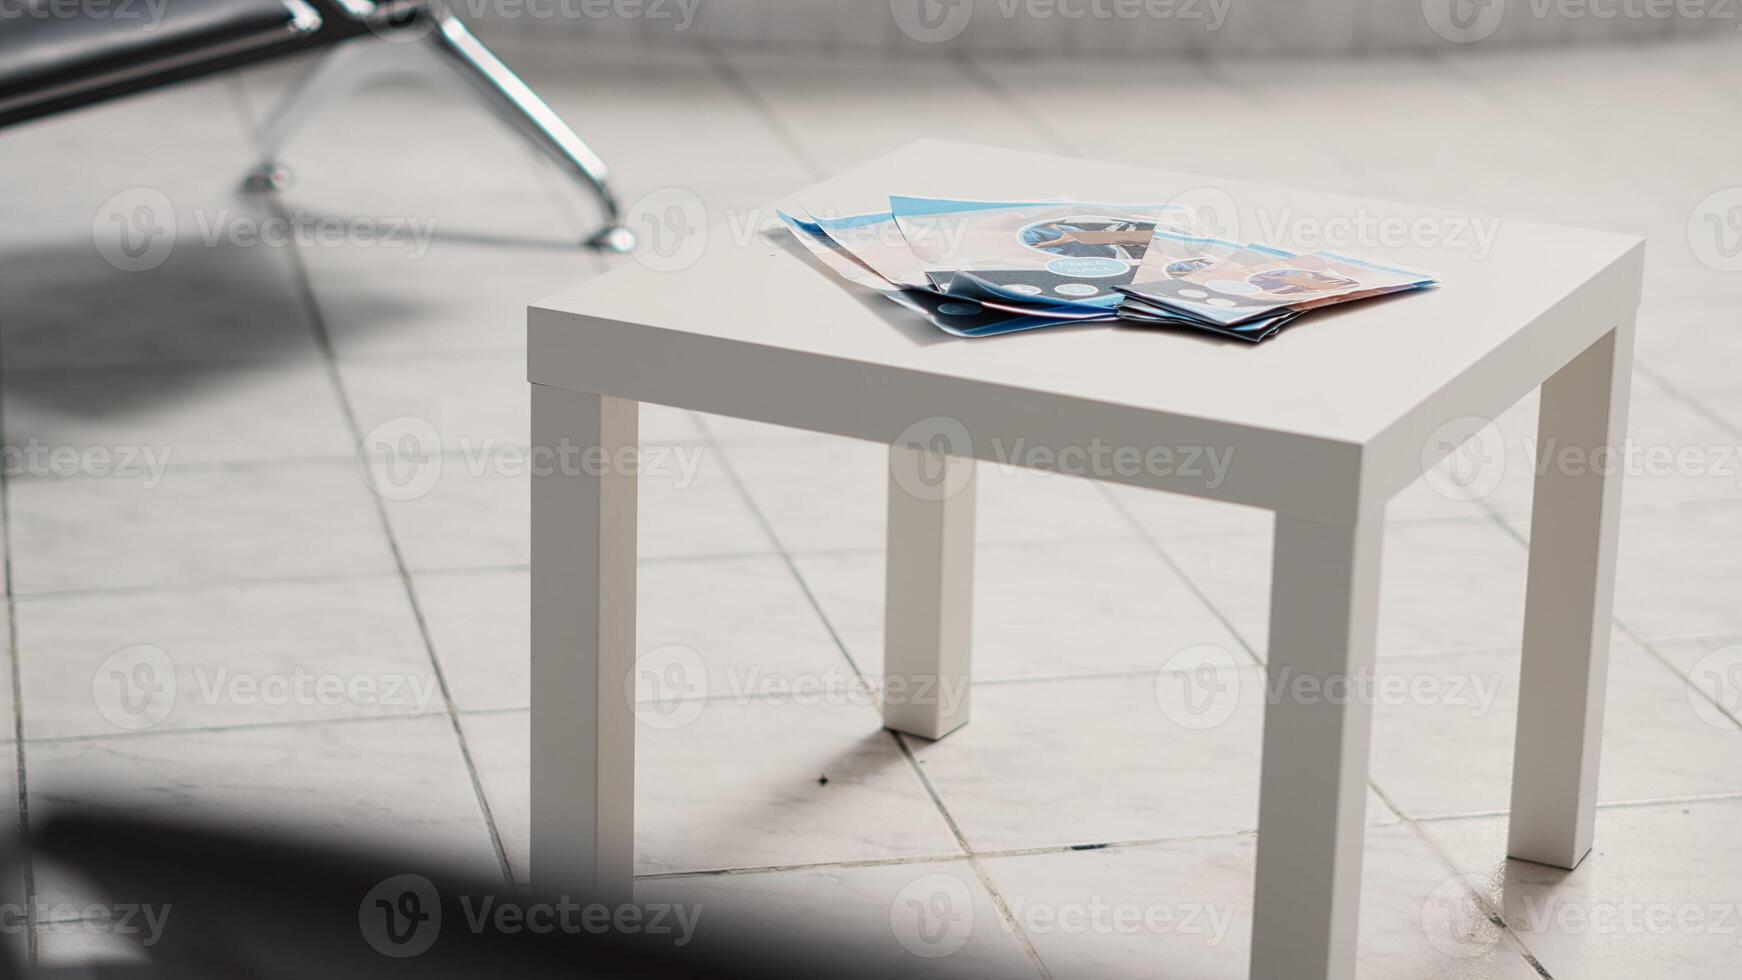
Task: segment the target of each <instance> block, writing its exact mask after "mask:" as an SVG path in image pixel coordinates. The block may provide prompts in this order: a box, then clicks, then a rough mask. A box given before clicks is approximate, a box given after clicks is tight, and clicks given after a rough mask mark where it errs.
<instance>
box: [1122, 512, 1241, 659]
mask: <svg viewBox="0 0 1742 980" xmlns="http://www.w3.org/2000/svg"><path fill="white" fill-rule="evenodd" d="M1095 489H1096V490H1097V491H1099V492H1100V494H1101V496H1102V497H1103V498H1105V499H1106V500H1107V502H1108V503H1110V504H1112V505H1113V509H1114V510H1116V511H1118V512H1119V516H1120V517H1122V518H1124V520H1125V523H1126V524H1128V525H1130V526H1131V528H1132V530H1134V531H1136V532H1137V534H1138V536H1139V537H1141V538H1142V539H1143V540H1144V542H1145V543H1147V544H1148V545H1149V548H1150V550H1151V551H1153V552H1154V553H1155V555H1156V557H1158V558H1160V559H1161V560H1162V562H1163V563H1164V564H1166V565H1167V567H1168V569H1169V570H1171V571H1172V572H1173V573H1174V575H1176V576H1178V577H1179V580H1180V582H1182V583H1183V584H1184V585H1185V587H1186V588H1187V589H1188V590H1190V591H1191V593H1192V595H1194V596H1197V599H1198V601H1199V602H1201V603H1203V604H1204V608H1205V609H1208V610H1209V612H1210V615H1212V616H1214V617H1216V621H1217V622H1219V623H1221V624H1222V628H1223V629H1226V630H1227V631H1228V633H1229V635H1231V636H1233V637H1234V640H1235V642H1237V643H1239V644H1240V649H1242V650H1244V651H1246V656H1248V657H1250V658H1252V663H1253V665H1255V666H1258V667H1264V666H1265V662H1264V658H1262V657H1260V656H1258V652H1257V651H1256V650H1254V649H1252V643H1251V641H1249V640H1248V639H1247V638H1246V636H1245V634H1243V633H1241V632H1240V629H1239V627H1237V626H1235V625H1234V621H1233V620H1232V619H1230V618H1229V617H1228V616H1227V615H1226V614H1225V613H1223V612H1222V609H1221V607H1219V606H1217V605H1216V603H1215V602H1214V601H1212V600H1211V599H1210V597H1209V595H1208V594H1207V593H1206V592H1204V590H1203V589H1202V587H1200V586H1199V585H1198V583H1197V582H1195V581H1193V580H1192V577H1191V576H1190V575H1188V574H1186V570H1185V569H1184V568H1183V567H1181V565H1180V563H1179V562H1178V561H1176V560H1175V559H1174V557H1173V556H1172V555H1171V554H1168V551H1167V548H1166V547H1165V546H1163V545H1162V543H1161V542H1160V541H1159V540H1157V539H1156V537H1155V536H1154V535H1153V534H1150V533H1149V528H1148V527H1146V526H1144V524H1143V522H1142V521H1139V520H1138V519H1137V515H1136V514H1133V513H1131V509H1130V508H1128V507H1126V506H1125V502H1124V501H1122V500H1120V499H1119V495H1118V494H1116V493H1114V492H1113V491H1112V490H1110V489H1108V488H1107V486H1106V485H1105V484H1103V483H1102V482H1101V481H1099V480H1097V481H1095Z"/></svg>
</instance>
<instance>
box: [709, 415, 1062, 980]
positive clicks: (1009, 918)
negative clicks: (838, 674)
mask: <svg viewBox="0 0 1742 980" xmlns="http://www.w3.org/2000/svg"><path fill="white" fill-rule="evenodd" d="M698 421H702V420H700V419H698ZM703 431H705V432H707V433H708V434H709V436H710V438H711V436H712V430H711V429H708V428H707V427H706V425H705V423H704V424H703ZM712 445H713V449H714V452H715V454H716V455H717V456H718V457H719V459H720V465H721V468H722V469H724V470H725V472H726V475H727V478H728V479H729V480H731V482H732V485H733V486H734V487H735V488H736V489H737V491H738V494H739V496H740V497H741V498H742V499H743V500H744V503H745V506H747V507H749V508H750V510H751V513H752V514H754V515H755V517H756V520H757V523H759V524H760V525H761V526H762V529H763V531H764V533H766V534H767V535H768V538H769V540H770V541H772V542H773V543H774V545H775V547H776V548H777V549H779V552H780V555H781V558H782V560H783V561H785V562H786V566H787V569H788V570H789V571H790V572H791V574H792V577H793V580H794V581H795V582H796V583H797V584H798V587H799V589H800V590H801V591H802V592H803V593H804V595H805V599H806V601H808V602H809V603H810V604H811V608H812V610H813V611H814V612H815V613H816V615H817V618H818V619H819V620H820V621H821V622H822V624H823V628H824V629H826V630H828V632H829V636H830V637H831V638H832V639H833V640H834V642H835V646H836V648H837V649H838V650H839V651H840V653H841V656H842V657H843V658H844V659H845V660H846V662H847V665H848V666H849V667H850V668H851V669H852V670H853V672H854V673H855V674H856V675H857V676H858V677H859V678H860V681H861V683H864V684H868V685H873V686H872V689H873V690H875V689H876V688H875V686H874V684H873V680H872V679H871V678H869V677H867V675H866V674H865V671H864V670H863V669H861V668H860V667H859V665H858V663H857V661H855V660H854V659H853V655H852V653H851V652H849V651H848V649H847V644H846V643H845V641H844V640H843V639H842V638H841V635H840V632H839V631H838V630H837V629H836V628H835V624H834V623H833V621H831V620H830V618H829V616H828V613H827V612H826V611H824V609H823V607H822V604H821V603H820V602H819V601H818V600H817V598H816V595H815V593H814V592H813V591H812V590H811V588H810V584H809V583H808V582H806V581H805V579H804V575H803V574H802V573H801V572H800V571H799V568H798V565H797V563H796V562H794V561H793V560H792V556H791V555H789V554H788V553H787V552H786V548H785V545H784V544H783V543H782V542H781V540H780V536H779V535H778V534H777V533H776V532H775V530H774V526H773V524H772V523H771V522H770V521H769V520H768V516H767V515H766V514H765V513H764V512H763V510H762V508H761V507H760V506H758V505H757V503H756V501H755V499H754V498H753V497H752V496H751V494H750V490H749V487H747V486H746V485H745V484H744V481H743V479H742V478H741V477H740V476H739V474H738V471H737V469H736V468H735V467H734V466H733V465H732V462H731V459H730V457H729V455H728V454H727V453H725V452H724V451H722V450H721V449H720V447H719V444H718V443H717V442H714V443H712ZM883 731H884V734H886V735H887V736H888V737H889V738H891V739H893V740H894V743H895V746H896V749H897V750H898V751H899V752H900V753H901V755H902V757H903V758H904V759H906V760H907V764H908V768H909V770H910V771H911V772H912V773H913V774H914V776H915V777H916V778H917V779H918V780H919V783H920V786H921V787H922V788H924V790H925V792H926V795H927V796H928V797H929V798H930V799H931V801H932V806H933V807H934V808H935V810H936V812H937V814H938V816H939V817H940V818H941V819H942V820H943V821H944V825H945V826H946V827H948V828H949V830H950V833H951V834H952V835H953V836H954V837H955V839H956V845H957V846H958V847H960V848H961V849H962V851H963V854H964V856H965V858H966V860H967V861H968V863H969V866H970V867H972V868H973V869H974V874H975V876H976V877H977V878H979V880H980V883H981V886H982V887H984V888H985V889H986V891H987V893H988V894H989V895H991V896H992V901H993V903H994V905H995V906H996V907H997V909H998V914H999V917H1000V918H1001V919H1003V921H1004V923H1005V925H1006V927H1007V928H1009V929H1010V930H1012V931H1013V933H1014V934H1015V935H1016V936H1017V937H1018V938H1019V940H1020V941H1021V943H1022V946H1023V950H1024V953H1025V954H1026V955H1027V957H1028V958H1029V962H1030V963H1031V964H1032V965H1033V966H1034V968H1035V970H1036V972H1037V973H1038V974H1039V977H1040V980H1052V972H1051V970H1049V969H1048V968H1047V966H1046V964H1045V963H1044V962H1043V961H1042V960H1041V958H1040V954H1039V952H1038V951H1037V950H1036V949H1035V948H1034V944H1033V942H1032V941H1031V940H1030V939H1029V937H1028V934H1027V933H1026V931H1024V930H1023V928H1022V925H1021V923H1019V922H1017V921H1016V918H1015V916H1013V915H1012V914H1011V913H1010V909H1009V906H1008V905H1007V903H1006V902H1005V900H1004V897H1003V896H1002V895H1001V894H999V892H998V889H997V887H996V886H995V885H993V883H992V881H991V879H990V878H989V877H988V876H987V874H986V872H985V869H984V868H982V867H981V866H980V863H979V861H978V860H976V859H975V857H974V855H973V852H972V850H971V849H970V848H969V846H968V842H967V838H966V836H964V835H963V833H962V830H961V827H960V826H959V825H958V824H957V823H956V819H955V817H954V816H953V815H952V814H951V813H950V811H949V808H948V807H946V806H945V805H944V801H943V798H942V797H941V796H940V795H939V794H938V792H937V788H936V787H935V786H933V785H932V782H931V779H930V778H929V777H928V776H927V775H926V773H925V770H924V768H923V767H921V766H920V764H919V760H918V759H917V758H915V756H914V754H913V751H912V749H911V748H910V747H909V746H908V744H907V742H906V740H905V739H904V738H903V737H902V736H901V735H900V734H899V733H897V732H894V731H891V730H889V729H887V728H885V729H884V730H883Z"/></svg>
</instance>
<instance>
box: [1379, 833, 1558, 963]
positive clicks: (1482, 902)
mask: <svg viewBox="0 0 1742 980" xmlns="http://www.w3.org/2000/svg"><path fill="white" fill-rule="evenodd" d="M1403 826H1405V827H1408V828H1409V831H1410V833H1412V834H1414V835H1415V838H1416V840H1418V841H1420V842H1421V844H1422V846H1424V847H1426V848H1427V849H1428V851H1429V853H1431V854H1432V855H1433V856H1434V860H1435V861H1437V862H1439V865H1440V868H1441V870H1443V871H1445V872H1446V875H1447V877H1448V878H1456V879H1457V880H1458V883H1459V884H1460V885H1461V886H1462V887H1463V889H1464V893H1465V894H1466V895H1467V896H1468V897H1470V898H1472V899H1474V900H1475V901H1476V902H1477V904H1478V905H1479V906H1480V907H1481V909H1482V912H1483V914H1484V915H1486V916H1487V918H1488V921H1489V922H1490V923H1491V924H1493V926H1494V927H1495V928H1497V929H1499V930H1500V935H1501V936H1503V937H1505V941H1506V944H1507V946H1508V947H1510V948H1511V949H1512V951H1513V952H1515V953H1517V954H1518V955H1519V956H1520V957H1522V958H1523V959H1524V961H1525V962H1526V963H1529V964H1530V966H1531V969H1533V970H1535V971H1536V972H1537V975H1538V976H1540V977H1542V978H1543V980H1554V977H1553V975H1551V974H1550V973H1549V972H1548V968H1547V967H1546V966H1544V965H1543V963H1542V960H1541V959H1539V958H1537V955H1536V954H1535V953H1533V952H1531V950H1530V947H1529V946H1527V945H1525V942H1524V939H1523V938H1522V937H1521V936H1519V935H1518V933H1516V932H1514V931H1513V929H1512V926H1511V925H1510V924H1508V923H1507V921H1506V916H1505V915H1504V914H1503V913H1502V911H1501V910H1499V909H1496V908H1494V905H1493V903H1492V902H1490V901H1489V900H1488V896H1486V895H1484V894H1482V893H1480V892H1478V891H1477V890H1476V889H1475V887H1474V886H1472V885H1471V884H1470V882H1469V881H1468V879H1467V875H1466V873H1465V872H1464V871H1463V870H1462V869H1460V868H1459V867H1458V865H1457V862H1455V861H1453V860H1452V858H1451V855H1449V854H1447V853H1446V852H1445V850H1444V849H1442V848H1441V847H1440V846H1439V842H1437V841H1435V840H1434V839H1433V836H1432V835H1431V834H1428V833H1427V832H1426V831H1424V830H1422V828H1421V826H1420V825H1419V824H1418V823H1417V822H1416V821H1414V820H1411V819H1409V818H1407V817H1406V818H1404V821H1403Z"/></svg>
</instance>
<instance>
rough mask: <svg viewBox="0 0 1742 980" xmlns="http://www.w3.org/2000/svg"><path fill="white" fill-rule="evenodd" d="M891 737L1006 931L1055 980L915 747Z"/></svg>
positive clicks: (900, 737)
mask: <svg viewBox="0 0 1742 980" xmlns="http://www.w3.org/2000/svg"><path fill="white" fill-rule="evenodd" d="M889 737H890V738H892V739H894V740H895V744H896V745H897V746H898V747H899V748H900V749H901V755H902V758H904V759H906V760H907V764H908V766H909V767H911V768H912V770H913V774H914V775H915V776H916V777H918V779H919V782H920V785H922V786H924V787H925V791H926V795H928V796H930V797H931V800H932V803H933V804H934V805H935V806H936V807H937V809H938V814H939V815H940V816H941V817H943V820H944V823H945V824H946V825H947V826H948V827H949V828H950V833H951V834H953V835H954V836H955V838H956V846H957V847H959V848H961V849H962V853H963V854H965V855H966V856H967V861H968V866H969V867H971V868H973V869H974V876H975V877H976V878H978V879H979V880H980V885H981V887H983V888H985V889H986V893H987V894H988V895H990V896H992V904H993V906H994V907H996V908H997V909H998V918H999V920H1000V921H1001V922H1003V924H1004V928H1005V929H1006V930H1007V931H1008V932H1009V933H1010V934H1011V935H1013V936H1015V937H1016V939H1017V941H1018V942H1019V943H1020V944H1021V945H1022V951H1023V955H1025V956H1026V957H1027V958H1028V962H1029V963H1030V964H1031V965H1033V967H1034V968H1035V970H1036V972H1038V973H1039V975H1040V977H1041V978H1042V980H1052V970H1051V969H1050V968H1049V967H1048V966H1047V965H1046V961H1045V960H1043V959H1042V958H1041V956H1040V950H1038V949H1036V948H1035V946H1034V941H1033V939H1031V938H1030V937H1029V935H1028V931H1027V930H1026V929H1024V928H1023V927H1022V923H1021V922H1020V921H1019V920H1018V919H1017V918H1016V916H1015V915H1014V914H1013V913H1012V912H1011V911H1010V903H1009V902H1008V901H1007V900H1005V898H1004V895H1003V893H1002V892H1000V891H999V890H998V886H997V884H996V883H995V882H993V880H992V876H991V875H989V874H987V873H986V869H985V867H984V866H983V865H982V864H981V863H980V858H979V856H978V855H976V854H975V853H974V848H973V845H972V844H970V843H969V841H968V835H967V834H964V833H963V832H962V827H961V825H960V824H958V823H957V822H956V818H955V816H954V815H953V814H951V813H950V808H949V807H947V806H945V805H944V798H943V796H942V794H940V793H939V792H938V789H937V787H936V786H935V785H933V784H932V781H931V777H930V776H928V775H927V774H926V771H925V767H924V766H921V765H920V764H919V759H918V757H916V756H915V755H914V754H913V747H912V746H910V745H908V744H907V736H905V735H902V734H901V733H899V732H890V733H889Z"/></svg>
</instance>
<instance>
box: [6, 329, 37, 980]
mask: <svg viewBox="0 0 1742 980" xmlns="http://www.w3.org/2000/svg"><path fill="white" fill-rule="evenodd" d="M5 359H6V355H5V348H4V345H3V344H0V365H4V363H5ZM5 431H6V418H5V408H4V406H3V405H0V434H3V433H4V432H5ZM6 470H7V467H3V466H0V582H4V583H5V588H4V592H5V595H6V642H7V657H6V669H7V670H8V671H9V672H10V674H11V677H12V738H13V746H12V765H13V767H14V770H13V772H14V775H13V778H14V779H16V780H17V784H18V785H17V787H16V789H17V793H18V839H19V841H21V842H23V843H22V846H21V847H20V855H19V858H20V859H19V862H18V867H19V874H20V876H21V878H22V881H21V882H20V886H21V889H22V891H23V893H24V894H23V895H21V896H19V897H20V898H21V899H22V900H23V901H24V915H25V927H26V936H25V951H24V953H25V956H24V961H25V962H26V963H29V964H34V963H36V867H35V861H34V860H33V858H32V855H31V851H30V846H29V843H28V842H29V840H30V795H29V794H30V790H29V783H28V782H27V781H26V773H27V766H26V764H25V758H24V684H23V675H24V671H23V667H22V663H23V661H22V657H23V653H22V651H21V650H20V649H19V643H18V604H17V602H16V601H15V600H14V597H13V586H12V507H11V503H12V500H11V493H12V487H11V482H12V481H11V479H10V478H9V477H8V476H7V475H6Z"/></svg>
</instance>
